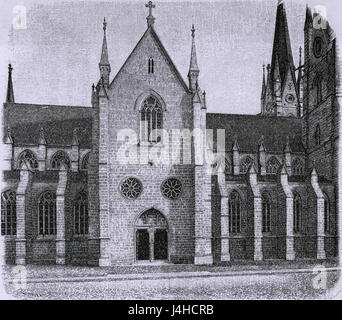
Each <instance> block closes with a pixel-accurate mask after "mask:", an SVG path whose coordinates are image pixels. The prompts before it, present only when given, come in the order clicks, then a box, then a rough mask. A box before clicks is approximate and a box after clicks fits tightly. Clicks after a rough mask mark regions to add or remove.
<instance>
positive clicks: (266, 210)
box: [262, 193, 271, 232]
mask: <svg viewBox="0 0 342 320" xmlns="http://www.w3.org/2000/svg"><path fill="white" fill-rule="evenodd" d="M262 232H271V200H270V196H269V195H268V194H266V193H264V194H263V195H262Z"/></svg>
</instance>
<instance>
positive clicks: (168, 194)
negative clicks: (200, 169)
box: [161, 178, 182, 199]
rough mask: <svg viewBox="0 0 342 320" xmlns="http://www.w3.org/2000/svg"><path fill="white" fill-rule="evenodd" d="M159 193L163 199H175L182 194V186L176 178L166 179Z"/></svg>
mask: <svg viewBox="0 0 342 320" xmlns="http://www.w3.org/2000/svg"><path fill="white" fill-rule="evenodd" d="M161 192H162V194H163V196H164V197H165V198H168V199H177V198H178V197H179V196H180V194H181V192H182V184H181V182H180V181H179V180H178V179H176V178H170V179H167V180H165V181H164V182H163V183H162V185H161Z"/></svg>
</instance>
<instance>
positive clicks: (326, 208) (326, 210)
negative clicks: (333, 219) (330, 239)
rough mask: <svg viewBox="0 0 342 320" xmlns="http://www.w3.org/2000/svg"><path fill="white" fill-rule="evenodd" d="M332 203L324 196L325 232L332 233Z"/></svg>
mask: <svg viewBox="0 0 342 320" xmlns="http://www.w3.org/2000/svg"><path fill="white" fill-rule="evenodd" d="M330 231H331V229H330V201H329V198H328V196H327V195H326V194H324V232H326V233H330Z"/></svg>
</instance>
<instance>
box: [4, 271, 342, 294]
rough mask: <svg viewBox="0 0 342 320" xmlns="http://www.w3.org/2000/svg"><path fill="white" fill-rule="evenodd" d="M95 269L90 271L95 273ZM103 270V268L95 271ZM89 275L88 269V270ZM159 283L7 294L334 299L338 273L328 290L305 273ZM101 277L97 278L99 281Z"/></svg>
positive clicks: (43, 287)
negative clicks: (317, 287) (317, 285)
mask: <svg viewBox="0 0 342 320" xmlns="http://www.w3.org/2000/svg"><path fill="white" fill-rule="evenodd" d="M94 270H96V268H94V269H93V271H92V272H94ZM97 270H102V271H101V272H104V271H103V269H99V268H98V269H97ZM88 272H90V270H89V269H88ZM279 272H281V271H280V270H278V273H275V274H272V273H268V274H252V275H251V274H248V275H241V272H237V275H234V274H233V273H232V275H230V276H220V275H219V274H217V275H216V276H215V277H212V276H203V277H196V278H194V277H191V276H189V277H188V278H186V277H185V278H184V277H183V278H176V277H175V278H168V279H159V280H151V279H150V280H111V281H103V280H99V281H83V282H80V281H77V280H76V281H72V282H63V281H60V282H44V280H42V281H41V282H38V283H37V282H36V283H30V282H29V283H28V284H27V288H26V289H25V290H23V289H20V290H15V289H14V287H13V283H8V284H7V286H6V291H7V292H8V293H9V294H11V295H13V296H14V297H16V298H20V299H78V300H80V299H170V300H173V299H181V300H183V299H184V300H189V299H190V300H191V299H301V300H302V299H333V298H335V297H336V296H337V295H338V294H339V290H338V289H337V287H336V284H337V281H338V279H339V274H340V271H329V272H327V289H326V290H324V289H315V288H314V284H313V279H314V277H315V275H314V274H313V273H312V272H310V271H308V272H302V271H296V270H292V272H291V273H285V274H282V273H279ZM100 278H101V277H99V279H100Z"/></svg>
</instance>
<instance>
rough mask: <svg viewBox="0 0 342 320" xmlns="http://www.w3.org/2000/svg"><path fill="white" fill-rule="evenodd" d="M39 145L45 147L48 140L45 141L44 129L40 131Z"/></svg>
mask: <svg viewBox="0 0 342 320" xmlns="http://www.w3.org/2000/svg"><path fill="white" fill-rule="evenodd" d="M38 144H40V145H45V144H46V139H45V134H44V129H43V127H41V128H40V130H39V141H38Z"/></svg>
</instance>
